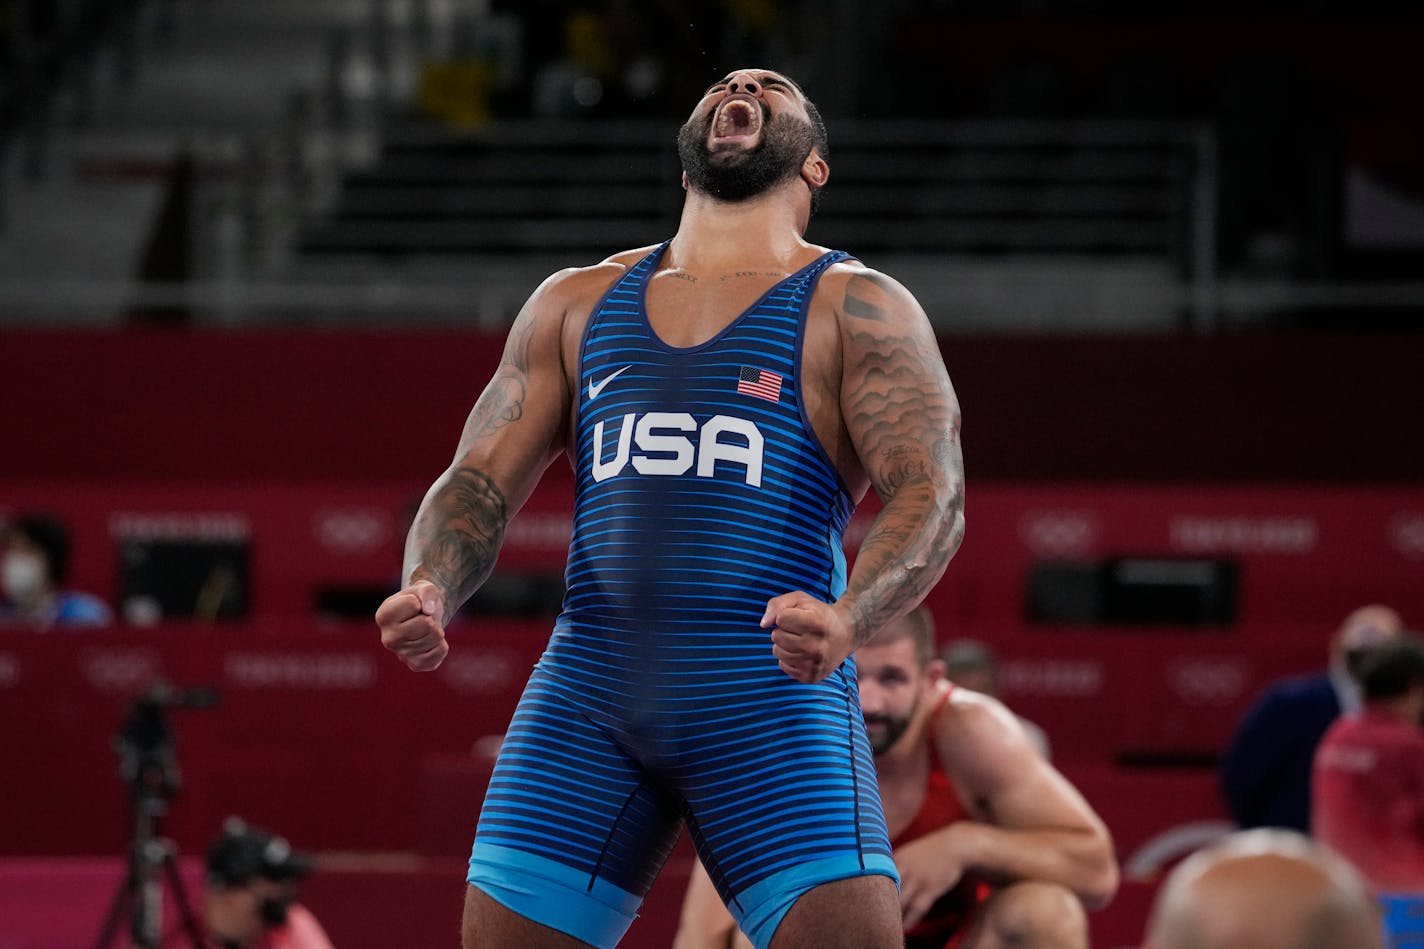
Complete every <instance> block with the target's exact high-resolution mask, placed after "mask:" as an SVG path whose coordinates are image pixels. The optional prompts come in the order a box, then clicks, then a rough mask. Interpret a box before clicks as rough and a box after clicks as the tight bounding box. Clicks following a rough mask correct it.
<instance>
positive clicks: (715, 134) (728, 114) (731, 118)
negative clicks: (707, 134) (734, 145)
mask: <svg viewBox="0 0 1424 949" xmlns="http://www.w3.org/2000/svg"><path fill="white" fill-rule="evenodd" d="M761 125H762V117H761V109H759V108H757V106H756V104H755V103H753V102H750V101H748V100H746V99H731V100H729V101H727V102H725V103H723V104H722V107H721V108H720V109H718V110H717V114H716V115H715V116H713V118H712V140H713V141H714V142H735V141H741V140H744V139H752V138H755V137H756V136H757V134H758V133H760V132H761Z"/></svg>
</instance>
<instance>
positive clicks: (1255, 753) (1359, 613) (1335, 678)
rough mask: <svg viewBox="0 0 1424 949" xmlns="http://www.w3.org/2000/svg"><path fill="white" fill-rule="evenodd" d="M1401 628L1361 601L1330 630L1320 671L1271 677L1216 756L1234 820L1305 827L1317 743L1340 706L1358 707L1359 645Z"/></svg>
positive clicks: (1391, 615)
mask: <svg viewBox="0 0 1424 949" xmlns="http://www.w3.org/2000/svg"><path fill="white" fill-rule="evenodd" d="M1402 626H1403V623H1402V621H1401V620H1400V617H1399V614H1398V613H1396V612H1395V611H1394V610H1392V609H1390V608H1389V607H1387V606H1380V605H1372V606H1364V607H1361V608H1360V609H1358V610H1355V611H1354V612H1353V613H1351V614H1350V615H1349V616H1347V617H1345V621H1344V622H1343V623H1341V624H1340V628H1339V630H1337V631H1336V634H1335V638H1334V640H1333V641H1332V642H1331V646H1330V665H1329V667H1328V668H1327V669H1326V670H1325V671H1323V672H1319V673H1316V674H1314V675H1309V676H1301V677H1297V678H1291V679H1285V680H1282V681H1280V682H1275V683H1272V684H1271V685H1270V686H1268V687H1267V688H1266V690H1265V692H1263V693H1262V694H1261V696H1260V697H1258V698H1257V699H1256V701H1255V703H1254V704H1253V705H1252V706H1251V708H1250V709H1248V710H1247V712H1246V714H1245V715H1244V716H1243V717H1242V719H1241V722H1240V723H1239V724H1238V725H1237V728H1236V733H1235V734H1234V735H1233V736H1232V737H1231V740H1230V742H1229V743H1228V744H1227V747H1226V750H1225V752H1224V753H1223V756H1222V763H1221V775H1220V776H1221V787H1222V791H1223V794H1224V795H1225V798H1226V805H1227V809H1228V810H1229V811H1230V813H1231V816H1232V818H1233V819H1234V820H1235V821H1236V823H1237V824H1239V825H1240V826H1242V827H1289V828H1291V829H1293V830H1298V831H1300V832H1301V833H1309V832H1310V769H1311V763H1312V761H1313V759H1314V758H1315V749H1316V746H1318V745H1319V744H1320V739H1321V737H1322V736H1323V735H1324V734H1325V730H1326V729H1327V728H1329V727H1330V723H1331V722H1333V721H1335V719H1336V718H1337V717H1339V716H1340V714H1341V713H1342V712H1343V713H1352V712H1355V711H1358V709H1359V707H1360V698H1359V686H1358V685H1357V684H1356V683H1355V681H1354V675H1353V668H1352V666H1353V665H1354V664H1355V663H1357V662H1358V660H1359V657H1360V655H1361V654H1362V651H1363V650H1365V649H1366V648H1367V647H1369V646H1372V645H1375V644H1377V643H1379V642H1382V641H1384V640H1387V639H1390V638H1392V637H1394V636H1397V635H1399V632H1400V630H1401V628H1402Z"/></svg>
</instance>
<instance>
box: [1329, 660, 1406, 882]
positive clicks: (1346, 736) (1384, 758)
mask: <svg viewBox="0 0 1424 949" xmlns="http://www.w3.org/2000/svg"><path fill="white" fill-rule="evenodd" d="M1359 681H1360V688H1361V690H1362V692H1363V693H1364V708H1363V709H1361V711H1360V713H1359V714H1358V715H1351V716H1345V717H1343V718H1340V719H1337V720H1336V722H1335V724H1333V725H1331V726H1330V730H1329V731H1327V732H1326V733H1325V737H1324V738H1323V739H1321V742H1320V748H1319V750H1318V751H1317V752H1316V753H1315V770H1314V774H1313V778H1312V785H1311V791H1312V803H1313V805H1314V809H1313V811H1312V822H1313V830H1314V832H1315V836H1316V838H1317V839H1319V840H1320V842H1321V843H1323V844H1325V845H1327V846H1329V847H1330V848H1331V849H1333V850H1334V851H1335V852H1337V853H1339V854H1341V855H1342V856H1344V857H1345V858H1346V859H1348V860H1349V861H1350V862H1351V863H1353V864H1354V865H1355V869H1357V870H1359V871H1360V873H1362V874H1363V875H1364V877H1365V879H1366V880H1367V881H1368V882H1369V884H1370V886H1371V887H1373V888H1374V889H1375V891H1376V892H1377V893H1424V728H1421V727H1420V721H1421V718H1424V640H1421V639H1420V638H1419V637H1418V636H1416V635H1415V634H1413V633H1409V634H1405V635H1403V636H1400V637H1398V638H1396V639H1393V640H1391V641H1389V642H1386V643H1384V644H1382V645H1380V646H1377V647H1375V648H1374V649H1372V650H1370V651H1369V652H1368V653H1367V654H1366V655H1365V656H1364V657H1363V658H1362V659H1361V661H1360V665H1359Z"/></svg>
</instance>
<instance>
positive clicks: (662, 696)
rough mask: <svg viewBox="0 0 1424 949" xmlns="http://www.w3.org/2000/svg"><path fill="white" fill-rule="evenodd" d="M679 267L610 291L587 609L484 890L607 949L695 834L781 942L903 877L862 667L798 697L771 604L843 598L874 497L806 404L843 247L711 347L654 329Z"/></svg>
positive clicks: (585, 392)
mask: <svg viewBox="0 0 1424 949" xmlns="http://www.w3.org/2000/svg"><path fill="white" fill-rule="evenodd" d="M665 247H666V245H663V247H662V248H659V249H658V250H656V251H654V252H653V253H652V254H650V255H648V256H647V257H646V258H644V259H643V260H642V261H641V262H640V263H638V264H637V266H635V267H633V268H632V269H631V270H629V271H628V273H627V274H625V275H624V276H623V277H622V278H621V279H619V280H618V281H617V282H616V283H615V284H614V285H613V286H612V287H611V288H610V289H609V291H608V292H607V294H605V296H604V297H603V299H602V300H601V301H600V303H599V305H598V307H597V308H596V309H595V310H594V312H593V314H592V315H591V317H590V318H589V322H588V326H587V328H586V330H585V333H584V339H583V344H582V348H581V352H580V358H579V374H578V380H579V387H580V389H579V395H578V399H577V414H576V422H575V439H576V441H575V445H576V452H577V457H576V459H575V467H576V484H577V488H576V497H575V509H574V534H573V542H572V544H571V546H570V549H569V561H568V568H567V588H568V592H567V595H566V597H565V600H564V609H563V612H562V613H561V614H560V616H559V619H558V621H557V623H556V624H555V627H554V633H553V636H552V637H551V639H550V641H549V646H548V649H547V650H546V651H545V653H544V655H543V657H542V658H541V659H540V661H539V663H538V665H537V666H536V667H535V669H534V673H533V675H532V676H531V678H530V680H529V684H528V686H527V687H526V689H525V692H524V695H523V697H522V698H521V700H520V702H519V707H518V709H517V710H516V712H515V715H514V719H513V721H512V722H511V724H510V728H509V731H508V734H507V736H506V739H505V743H504V746H503V748H502V749H501V752H500V757H499V761H498V762H497V764H496V766H495V770H494V774H493V776H492V778H491V780H490V786H489V791H488V794H487V796H486V798H485V805H484V809H483V811H482V812H481V814H480V821H479V826H478V829H477V831H476V834H475V844H474V850H473V852H472V855H471V859H470V876H469V880H470V882H471V883H472V884H474V885H475V886H478V887H480V888H481V889H482V890H484V891H485V892H486V893H488V894H489V895H490V896H491V897H493V898H494V899H496V900H498V901H499V902H501V903H503V904H504V905H506V906H508V907H509V908H511V909H513V910H515V911H516V912H518V913H520V914H521V915H524V916H526V917H528V918H531V919H534V920H536V921H538V922H540V923H543V924H544V925H547V926H550V927H552V928H554V929H558V930H560V931H562V932H566V933H568V934H570V935H573V936H575V937H577V938H578V939H581V940H583V941H585V942H588V943H590V944H592V945H594V946H599V947H612V946H614V945H616V944H617V942H618V941H619V939H621V938H622V936H623V933H624V932H625V931H626V930H627V928H628V926H629V924H630V923H631V922H632V920H633V916H634V914H635V913H636V911H637V908H638V906H639V905H640V904H641V902H642V899H643V897H644V896H645V895H646V894H647V892H648V890H649V888H650V887H651V885H652V883H653V880H654V878H655V877H656V875H657V873H658V871H659V869H661V866H662V864H663V862H664V860H666V858H667V855H668V853H669V851H670V850H671V849H672V846H673V844H674V843H675V842H676V839H677V834H678V831H679V829H680V827H681V825H682V823H683V822H684V821H685V822H686V824H687V826H688V828H689V830H690V832H691V834H692V837H693V841H694V843H695V844H696V846H697V851H698V853H699V854H700V855H701V857H702V859H703V862H704V863H705V864H706V866H707V868H708V871H709V872H710V874H711V876H712V879H713V881H714V882H715V883H716V884H717V887H718V890H719V891H720V892H721V894H722V897H723V899H724V900H726V901H727V903H728V905H729V907H730V908H731V909H732V912H733V915H734V916H736V917H737V921H738V923H739V924H740V925H741V927H742V929H743V930H744V931H745V932H747V934H748V935H750V936H751V937H752V940H753V942H754V943H755V944H756V945H757V946H758V947H760V949H765V947H766V946H767V945H768V944H769V943H770V941H771V938H772V935H773V933H774V932H775V930H776V927H777V925H778V924H779V923H780V921H781V919H782V917H783V916H784V915H785V913H786V911H787V910H788V909H789V908H790V907H791V905H792V903H794V902H795V900H796V899H797V898H798V897H799V896H800V895H801V894H802V893H804V892H805V891H806V890H808V889H810V888H811V887H813V886H816V885H818V884H820V883H825V882H829V881H831V880H837V879H843V878H847V877H852V876H861V875H866V874H883V875H886V876H890V877H894V876H895V870H894V864H893V862H892V860H891V856H890V844H889V840H888V838H887V835H886V831H885V822H884V817H883V815H882V810H881V805H880V796H879V791H878V789H877V786H876V782H875V766H874V763H873V762H872V760H871V754H870V747H869V744H868V742H867V741H866V737H865V728H864V722H863V720H862V718H861V713H860V701H859V696H858V694H857V691H856V682H855V666H854V662H853V661H852V660H847V661H846V662H845V663H844V664H843V665H842V666H841V667H840V668H839V669H838V670H837V671H836V672H834V673H832V674H831V675H830V676H829V677H827V678H826V679H825V680H824V681H822V682H819V683H816V684H813V685H806V684H802V683H798V682H796V681H795V680H793V679H792V678H790V677H789V676H787V675H786V674H785V673H784V672H782V671H781V669H780V668H779V666H778V665H777V661H776V658H775V656H773V655H772V651H771V633H770V630H766V629H762V628H761V627H760V625H759V623H760V620H761V617H762V615H763V613H764V611H765V609H766V603H767V600H769V599H771V598H772V597H774V596H779V595H780V594H783V593H789V592H792V591H794V590H804V591H806V592H807V593H810V594H812V595H814V596H817V597H820V598H822V599H824V600H827V601H831V600H834V599H836V597H838V596H839V595H840V594H841V592H842V591H843V590H844V587H845V557H844V554H843V552H842V548H841V532H842V530H843V529H844V528H845V525H846V521H847V520H848V519H849V517H850V515H851V512H852V510H853V508H854V502H853V501H852V499H851V497H850V495H849V494H848V492H847V491H846V489H845V487H844V486H843V485H842V484H841V482H840V479H839V476H838V475H837V472H836V469H835V467H834V465H833V464H832V463H831V462H830V460H829V459H828V458H827V456H826V453H825V451H824V450H823V449H822V447H821V446H820V444H819V443H818V442H817V440H816V437H815V435H814V434H813V432H812V430H811V426H810V423H809V421H808V419H807V417H806V415H805V411H804V409H803V406H802V404H801V390H800V368H801V362H800V355H801V345H802V338H803V335H804V329H805V320H806V310H807V304H808V302H809V300H810V298H811V295H812V293H813V291H814V290H815V286H816V282H817V280H818V279H819V277H820V275H821V273H822V272H823V271H824V270H825V268H826V267H828V266H829V265H831V264H833V263H835V262H837V261H840V260H844V259H845V258H846V256H847V255H846V254H844V253H842V252H833V253H828V254H826V255H824V256H822V257H821V258H820V259H819V260H817V261H815V262H814V263H812V264H810V265H809V266H807V267H805V268H803V269H802V270H801V271H799V272H797V273H795V274H793V275H792V276H790V277H788V278H787V279H785V280H783V281H782V282H781V283H779V284H777V285H776V286H775V287H773V288H772V289H771V290H770V291H769V292H767V293H766V294H765V295H764V296H763V297H762V298H761V299H760V300H759V301H758V302H757V303H755V304H754V305H753V306H752V307H751V308H750V309H748V310H747V311H746V312H744V313H743V314H742V315H741V316H740V317H738V319H737V320H735V321H734V322H733V323H732V324H731V325H729V326H728V327H727V328H726V329H725V330H723V331H722V332H721V333H719V334H718V335H717V336H715V337H714V338H713V339H711V340H709V341H708V342H706V343H704V344H702V345H700V346H694V347H691V348H686V349H680V348H675V347H671V346H668V345H667V344H665V343H664V342H663V341H662V340H661V339H660V338H659V337H658V336H657V335H656V334H655V333H654V332H653V330H652V328H651V326H650V325H649V323H648V318H647V313H646V308H645V305H644V299H645V290H646V288H647V284H648V280H649V278H650V277H651V275H652V274H653V272H654V271H655V270H656V269H657V265H658V261H659V259H660V258H661V256H662V252H663V249H664V248H665Z"/></svg>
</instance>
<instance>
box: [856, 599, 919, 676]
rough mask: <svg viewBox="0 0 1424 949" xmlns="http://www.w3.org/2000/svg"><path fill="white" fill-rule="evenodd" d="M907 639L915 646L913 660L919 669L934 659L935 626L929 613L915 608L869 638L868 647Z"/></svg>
mask: <svg viewBox="0 0 1424 949" xmlns="http://www.w3.org/2000/svg"><path fill="white" fill-rule="evenodd" d="M902 639H908V640H910V641H911V642H912V643H914V645H915V659H916V660H917V661H918V662H919V664H920V668H924V667H925V666H927V665H929V664H930V663H931V662H933V661H934V659H935V624H934V617H933V616H932V615H930V611H929V610H927V609H926V608H925V607H923V606H917V607H915V608H914V609H913V610H911V611H910V612H909V613H906V614H905V615H904V616H902V617H900V618H899V619H898V620H895V621H894V622H892V623H890V624H888V625H886V626H885V627H884V628H883V629H882V630H881V631H880V632H879V633H876V634H875V635H874V636H873V637H871V640H870V645H872V646H881V645H887V644H889V643H894V642H899V641H900V640H902Z"/></svg>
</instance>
